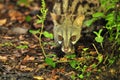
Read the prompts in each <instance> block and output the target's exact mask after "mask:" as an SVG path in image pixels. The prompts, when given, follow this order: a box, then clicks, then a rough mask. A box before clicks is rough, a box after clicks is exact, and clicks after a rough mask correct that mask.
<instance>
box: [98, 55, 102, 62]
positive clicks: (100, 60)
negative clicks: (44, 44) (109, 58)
mask: <svg viewBox="0 0 120 80" xmlns="http://www.w3.org/2000/svg"><path fill="white" fill-rule="evenodd" d="M97 59H98V61H99V63H101V62H102V61H103V55H102V54H98V57H97Z"/></svg>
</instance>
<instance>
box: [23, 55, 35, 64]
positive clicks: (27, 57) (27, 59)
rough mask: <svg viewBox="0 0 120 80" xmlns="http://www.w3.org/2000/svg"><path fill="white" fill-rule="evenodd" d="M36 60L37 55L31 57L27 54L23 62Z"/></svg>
mask: <svg viewBox="0 0 120 80" xmlns="http://www.w3.org/2000/svg"><path fill="white" fill-rule="evenodd" d="M34 60H35V57H30V56H29V55H27V56H26V57H25V58H24V59H23V61H22V63H26V62H29V61H34Z"/></svg>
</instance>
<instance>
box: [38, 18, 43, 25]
mask: <svg viewBox="0 0 120 80" xmlns="http://www.w3.org/2000/svg"><path fill="white" fill-rule="evenodd" d="M42 22H44V20H42V19H38V20H36V23H37V24H40V23H42Z"/></svg>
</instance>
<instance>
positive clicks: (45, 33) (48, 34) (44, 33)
mask: <svg viewBox="0 0 120 80" xmlns="http://www.w3.org/2000/svg"><path fill="white" fill-rule="evenodd" d="M43 35H44V36H45V37H46V38H50V39H53V34H52V33H49V32H47V31H44V32H43Z"/></svg>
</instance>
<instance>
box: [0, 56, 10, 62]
mask: <svg viewBox="0 0 120 80" xmlns="http://www.w3.org/2000/svg"><path fill="white" fill-rule="evenodd" d="M7 60H8V58H7V56H0V61H2V62H6V61H7Z"/></svg>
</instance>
